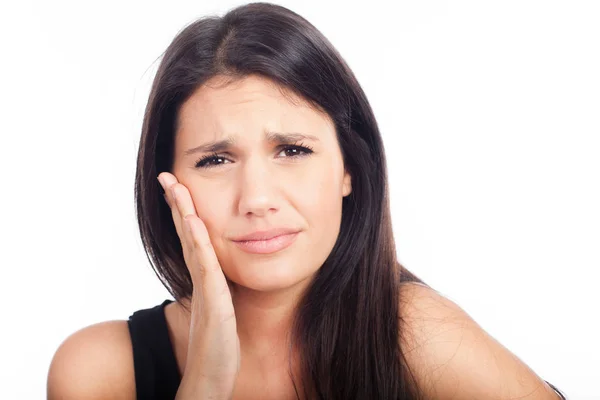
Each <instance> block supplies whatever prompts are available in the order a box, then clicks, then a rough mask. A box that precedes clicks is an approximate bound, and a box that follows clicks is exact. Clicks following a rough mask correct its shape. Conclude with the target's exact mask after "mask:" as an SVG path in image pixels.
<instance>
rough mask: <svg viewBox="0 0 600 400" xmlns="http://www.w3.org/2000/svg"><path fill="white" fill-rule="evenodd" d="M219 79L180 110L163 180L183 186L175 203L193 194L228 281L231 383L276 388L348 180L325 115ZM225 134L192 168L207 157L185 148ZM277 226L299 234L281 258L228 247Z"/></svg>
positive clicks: (285, 96) (257, 85) (259, 82)
mask: <svg viewBox="0 0 600 400" xmlns="http://www.w3.org/2000/svg"><path fill="white" fill-rule="evenodd" d="M223 83H224V81H223V80H222V79H221V78H220V77H216V78H215V79H213V80H211V81H209V82H207V84H206V85H204V86H202V87H201V88H199V89H198V90H197V91H196V92H195V93H194V94H193V95H192V96H191V98H190V99H188V100H187V101H186V102H185V103H184V104H183V105H182V107H181V109H180V112H179V115H178V116H179V118H178V123H177V131H176V135H175V157H174V165H173V170H172V172H173V175H174V176H169V177H167V178H165V179H166V180H167V181H168V182H167V185H172V184H174V183H175V182H178V183H180V184H182V185H183V186H184V187H181V186H178V189H179V190H182V191H183V193H182V194H181V197H182V198H183V197H185V198H187V197H188V196H189V197H190V199H191V202H192V203H193V207H194V211H195V213H196V215H197V216H198V217H199V218H200V219H201V221H202V222H203V223H204V225H205V227H206V230H207V232H208V235H209V237H210V242H211V243H212V247H213V249H214V252H215V254H216V256H217V258H218V262H219V265H220V266H221V268H222V270H223V273H224V274H225V276H226V277H227V278H228V280H229V282H230V290H231V295H232V301H233V305H234V308H235V319H236V323H237V333H238V336H239V341H240V348H241V360H242V363H241V370H240V376H239V377H238V379H237V382H238V383H237V386H238V387H240V386H244V387H246V386H248V385H251V384H252V382H263V383H264V382H270V383H269V384H270V385H273V386H281V382H289V378H288V377H287V373H286V372H285V371H286V370H287V368H286V367H287V365H288V362H289V361H290V360H289V359H288V357H287V355H288V345H287V342H286V339H287V333H288V332H289V331H290V329H291V327H290V325H291V317H292V315H293V309H294V306H295V304H296V303H297V301H298V298H299V296H300V294H301V293H302V291H303V290H304V289H305V288H306V286H307V284H308V283H309V282H310V280H311V278H312V277H313V276H314V274H315V273H316V272H317V270H318V269H319V267H320V266H321V265H322V264H323V263H324V261H325V259H326V258H327V256H328V255H329V253H330V252H331V250H332V248H333V246H334V244H335V241H336V239H337V236H338V234H339V227H340V222H341V213H342V199H343V197H344V196H347V195H348V194H350V192H351V178H350V175H349V174H348V173H347V172H346V171H345V169H344V165H343V160H342V154H341V150H340V148H339V145H338V142H337V137H336V131H335V126H334V124H333V122H332V121H331V119H330V118H329V117H328V116H327V114H324V113H321V112H319V111H317V110H315V109H314V108H312V107H310V106H309V105H308V104H306V103H305V102H304V101H303V100H302V99H301V98H299V97H297V96H295V95H294V94H292V93H289V92H286V93H282V91H281V90H280V88H279V87H277V86H276V85H274V84H273V83H271V82H270V81H268V80H265V79H263V78H260V77H257V76H250V77H247V78H245V79H243V80H241V81H236V82H228V84H227V85H223ZM269 132H270V133H272V132H278V133H292V132H293V133H300V134H303V135H310V136H311V138H307V139H303V140H301V141H293V142H285V143H281V142H274V141H269V140H268V139H269V137H268V135H266V133H269ZM226 138H231V139H232V141H233V142H234V144H233V145H232V146H231V147H230V148H228V149H226V150H223V151H221V152H219V153H217V155H218V158H213V159H212V160H210V162H209V163H208V164H204V165H202V166H198V165H197V164H198V160H199V159H202V158H203V157H205V156H211V154H212V153H211V152H207V151H199V152H193V153H191V152H190V150H191V149H196V148H198V147H199V146H202V145H205V144H206V143H208V142H211V141H217V140H222V139H226ZM289 146H303V147H304V146H308V147H309V149H308V150H300V149H298V148H293V147H289ZM186 189H187V190H186ZM282 226H283V227H291V228H294V229H295V230H299V231H300V232H299V233H298V235H297V237H296V239H295V241H294V243H293V244H292V245H291V246H290V247H288V248H287V249H285V250H283V251H281V252H277V253H274V254H251V253H247V252H245V251H243V250H242V249H240V247H239V246H237V245H236V244H235V243H234V241H233V239H234V238H237V237H239V236H241V235H244V234H248V233H251V232H254V231H257V230H265V229H269V228H273V227H282ZM183 319H184V320H186V319H187V318H186V315H185V314H184V316H183ZM240 382H241V383H240ZM244 382H247V384H243V383H244ZM289 383H291V382H289Z"/></svg>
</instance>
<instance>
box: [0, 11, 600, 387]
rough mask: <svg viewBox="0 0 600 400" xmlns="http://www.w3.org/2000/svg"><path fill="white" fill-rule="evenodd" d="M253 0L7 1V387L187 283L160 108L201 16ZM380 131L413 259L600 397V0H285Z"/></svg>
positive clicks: (525, 354) (401, 241)
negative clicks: (147, 217)
mask: <svg viewBox="0 0 600 400" xmlns="http://www.w3.org/2000/svg"><path fill="white" fill-rule="evenodd" d="M237 4H240V3H238V2H226V1H219V2H218V5H217V2H216V1H212V2H208V1H189V2H184V1H170V2H168V3H167V2H165V1H161V2H148V1H144V2H142V1H136V2H133V1H130V2H123V1H119V2H117V1H104V2H75V1H73V2H65V1H20V2H18V4H17V3H12V4H11V3H8V4H4V3H3V5H2V6H1V8H0V45H1V56H0V57H1V62H0V107H1V108H0V110H1V111H0V115H1V117H0V132H1V135H2V136H1V139H2V140H1V142H0V143H1V147H0V148H1V150H0V154H1V157H0V167H1V172H2V196H1V198H0V202H1V205H2V207H1V208H0V210H1V211H0V212H1V213H2V215H1V220H0V222H1V224H0V230H1V232H0V234H1V235H2V236H1V242H0V245H1V246H2V251H1V256H2V261H1V264H0V265H1V268H2V270H1V271H2V280H1V281H0V285H1V288H2V290H1V296H2V298H1V300H2V304H3V306H4V310H3V313H2V314H3V315H2V316H3V318H2V322H1V324H2V328H1V329H0V335H1V340H0V354H1V357H0V368H1V369H2V371H1V374H0V376H1V378H0V379H1V394H0V397H2V398H6V399H39V398H44V397H45V385H46V374H47V369H48V367H49V364H50V360H51V357H52V355H53V353H54V351H55V350H56V348H57V347H58V345H59V344H60V343H61V342H62V341H63V340H64V339H65V338H66V337H67V336H68V335H69V334H71V333H73V332H74V331H76V330H78V329H80V328H82V327H84V326H87V325H89V324H93V323H96V322H100V321H104V320H110V319H127V317H128V316H129V315H131V313H132V312H133V311H135V310H138V309H141V308H149V307H152V306H154V305H157V304H159V303H160V302H162V301H163V300H164V299H166V298H170V296H169V295H168V293H167V291H166V290H165V289H164V288H163V287H162V286H161V285H160V282H159V281H158V279H157V278H156V277H155V275H154V273H153V272H152V270H151V269H150V266H149V263H148V261H147V260H146V257H145V254H144V253H143V250H142V247H141V241H140V239H139V235H138V231H137V225H136V223H135V219H134V203H133V184H134V180H133V179H134V169H135V159H136V152H137V144H138V141H139V135H140V127H141V120H142V113H143V109H144V106H145V102H146V101H147V95H148V92H149V85H150V82H151V79H152V77H153V75H154V72H155V71H156V67H157V65H158V61H156V59H157V57H159V55H160V54H161V53H162V52H163V51H164V49H165V48H166V47H167V45H168V44H169V43H170V41H171V39H172V38H173V37H174V36H175V34H176V33H177V32H178V31H179V30H180V29H181V28H183V26H184V25H186V24H188V23H190V22H192V21H193V20H194V19H196V18H197V17H200V16H203V15H205V14H208V13H219V14H220V13H223V12H224V11H226V10H227V9H229V8H231V7H232V6H234V5H237ZM279 4H282V5H285V6H288V7H289V8H291V9H292V10H294V11H296V12H298V13H300V14H301V15H303V16H304V17H306V18H307V19H308V20H309V21H311V22H312V23H313V24H314V25H315V26H316V27H317V28H318V29H320V30H321V31H322V32H323V33H324V34H325V35H326V36H327V37H328V38H329V39H330V40H331V42H332V43H333V44H334V45H335V46H336V47H337V48H338V49H339V51H340V52H341V54H342V55H343V56H344V57H345V58H346V60H347V61H348V63H349V65H350V67H351V68H352V69H353V70H354V71H355V73H356V75H357V77H358V79H359V81H360V83H361V84H362V85H363V88H364V90H365V91H366V93H367V96H368V97H369V99H370V101H371V103H372V106H373V108H374V111H375V114H376V117H377V118H378V121H379V124H380V128H381V131H382V135H383V136H384V140H385V146H386V154H387V157H388V161H389V180H390V187H391V201H392V213H393V223H394V230H395V234H396V241H397V245H398V253H399V257H400V260H401V261H402V262H403V263H404V265H405V266H407V267H408V268H409V269H411V270H413V271H414V272H415V273H417V274H418V275H420V276H421V277H422V278H423V279H424V280H425V281H427V282H428V283H429V284H431V285H432V286H433V287H435V288H436V289H438V290H439V291H441V292H442V293H444V294H445V295H447V296H448V297H449V298H451V299H452V300H454V301H456V302H457V303H458V304H459V305H460V306H462V307H463V308H464V309H465V310H466V311H467V312H468V313H469V314H471V315H472V316H473V318H474V319H475V320H476V321H478V322H479V323H480V324H481V326H482V327H483V328H484V329H485V330H486V331H488V332H489V333H490V334H491V335H492V336H494V337H495V338H497V339H498V340H499V341H500V342H501V343H503V344H504V345H505V346H506V347H508V348H509V349H510V350H511V351H512V352H514V353H515V354H516V355H518V356H519V357H520V358H521V359H522V360H523V361H525V362H526V363H527V364H528V365H529V366H530V367H532V368H533V369H534V370H535V371H536V372H537V373H538V374H539V375H540V376H541V377H543V378H544V379H546V380H548V381H550V382H552V383H554V384H555V385H557V386H558V387H559V388H561V389H562V390H564V391H565V392H566V394H567V395H568V396H569V397H570V398H572V399H600V386H599V381H600V345H599V343H598V338H599V337H600V329H599V327H600V325H599V323H598V318H599V316H600V313H599V312H598V306H599V305H600V295H599V294H598V293H599V291H598V285H599V280H598V277H599V274H598V269H599V268H600V210H599V205H600V177H599V175H600V157H599V154H600V72H599V71H600V22H599V21H600V4H599V3H598V2H597V1H561V2H559V1H547V0H546V1H541V0H540V1H523V0H519V1H502V2H500V1H494V2H492V1H475V0H473V1H464V0H460V1H429V0H428V1H424V0H420V1H401V2H395V3H392V2H384V1H369V2H360V3H358V2H357V3H348V2H325V1H306V0H303V1H299V0H298V1H286V2H280V3H279Z"/></svg>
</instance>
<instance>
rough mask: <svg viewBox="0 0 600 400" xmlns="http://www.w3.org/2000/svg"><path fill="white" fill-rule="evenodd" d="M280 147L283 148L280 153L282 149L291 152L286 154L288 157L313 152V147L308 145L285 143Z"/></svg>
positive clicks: (301, 155) (302, 155)
mask: <svg viewBox="0 0 600 400" xmlns="http://www.w3.org/2000/svg"><path fill="white" fill-rule="evenodd" d="M279 148H280V149H281V151H280V153H281V152H282V151H284V152H289V153H288V154H289V156H286V158H296V157H305V156H307V155H309V154H311V153H312V152H313V151H312V149H311V148H310V147H307V146H296V145H292V146H290V145H284V146H280V147H279Z"/></svg>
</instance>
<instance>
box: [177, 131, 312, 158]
mask: <svg viewBox="0 0 600 400" xmlns="http://www.w3.org/2000/svg"><path fill="white" fill-rule="evenodd" d="M265 140H266V141H268V142H270V143H274V144H290V143H295V142H298V141H300V140H312V141H314V142H318V141H319V138H318V137H316V136H313V135H308V134H304V133H296V132H290V133H281V132H266V134H265ZM235 142H236V141H235V139H234V138H233V137H231V136H230V137H228V138H225V139H221V140H215V141H212V142H208V143H204V144H201V145H200V146H197V147H194V148H191V149H189V150H186V151H185V155H186V156H188V155H190V154H195V153H202V152H208V153H218V152H221V151H225V150H228V149H229V148H230V147H232V146H234V145H235Z"/></svg>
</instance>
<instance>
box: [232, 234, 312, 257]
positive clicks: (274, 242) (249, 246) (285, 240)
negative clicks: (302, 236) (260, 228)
mask: <svg viewBox="0 0 600 400" xmlns="http://www.w3.org/2000/svg"><path fill="white" fill-rule="evenodd" d="M299 233H300V232H294V233H288V234H285V235H280V236H275V237H273V238H271V239H267V240H241V241H234V242H233V243H235V244H236V246H238V247H239V248H240V249H242V250H243V251H245V252H247V253H253V254H271V253H275V252H278V251H281V250H283V249H285V248H287V247H289V246H290V245H291V244H292V243H294V241H295V240H296V237H298V234H299Z"/></svg>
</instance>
